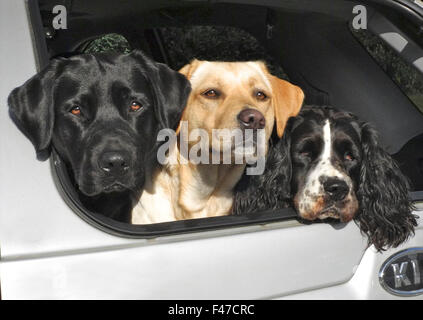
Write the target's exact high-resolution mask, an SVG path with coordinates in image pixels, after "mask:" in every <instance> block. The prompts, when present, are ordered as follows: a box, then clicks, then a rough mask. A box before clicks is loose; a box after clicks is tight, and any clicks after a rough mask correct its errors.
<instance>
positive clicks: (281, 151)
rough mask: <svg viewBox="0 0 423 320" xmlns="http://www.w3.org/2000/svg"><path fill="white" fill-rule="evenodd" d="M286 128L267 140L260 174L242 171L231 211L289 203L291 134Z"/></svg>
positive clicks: (247, 210) (283, 205)
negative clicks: (263, 167)
mask: <svg viewBox="0 0 423 320" xmlns="http://www.w3.org/2000/svg"><path fill="white" fill-rule="evenodd" d="M290 136H291V135H290V131H289V127H288V129H287V130H286V132H285V134H284V135H283V138H282V139H279V137H275V138H273V139H271V140H270V146H269V152H268V153H267V157H266V167H265V170H264V173H263V174H262V175H254V176H253V175H252V176H248V175H246V174H244V175H243V176H242V178H241V180H240V181H239V182H238V184H237V185H236V187H235V190H234V202H233V206H232V214H234V215H241V214H246V213H253V212H257V211H262V210H276V209H281V208H287V207H289V206H290V204H291V178H292V164H291V150H290V149H291V147H290V146H291V137H290Z"/></svg>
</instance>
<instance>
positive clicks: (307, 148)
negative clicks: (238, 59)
mask: <svg viewBox="0 0 423 320" xmlns="http://www.w3.org/2000/svg"><path fill="white" fill-rule="evenodd" d="M249 183H250V185H249V187H248V188H247V189H245V190H241V191H240V192H239V193H237V194H236V196H235V206H234V208H235V209H236V211H235V213H238V214H239V213H241V211H242V210H243V209H247V206H246V205H245V204H246V203H248V207H249V211H251V207H254V205H255V206H256V207H258V208H259V209H276V208H281V207H286V205H287V204H288V203H290V202H291V201H292V203H293V205H294V207H295V209H296V211H297V213H298V215H299V216H300V217H301V218H302V219H305V220H316V219H325V218H329V217H330V218H335V219H339V220H341V221H343V222H348V221H350V220H352V219H354V220H355V221H356V222H357V223H358V224H359V226H360V229H361V230H362V231H363V232H364V233H365V234H367V236H368V238H369V244H374V245H375V247H376V248H377V249H378V250H382V249H383V248H384V247H389V246H394V247H395V246H398V245H399V244H400V243H402V242H403V241H405V240H406V239H407V238H408V237H409V236H410V235H411V234H412V233H413V230H414V226H415V225H417V223H416V220H415V217H414V216H413V214H412V204H411V202H410V200H409V198H408V190H409V186H408V182H407V179H406V178H405V177H404V175H403V174H402V173H401V171H400V170H399V168H398V166H397V164H396V163H395V161H394V160H393V159H392V158H391V157H390V155H389V154H388V153H387V152H386V151H384V149H383V148H382V147H381V146H380V144H379V139H378V136H377V133H376V131H375V130H374V129H373V128H372V127H371V126H370V125H369V124H368V123H363V122H361V121H359V120H358V118H357V117H356V116H354V115H352V114H351V113H348V112H342V111H339V110H336V109H334V108H330V107H313V106H305V107H303V109H302V111H301V112H300V114H299V115H298V116H297V117H296V118H292V119H291V120H290V122H289V123H288V125H287V128H286V131H285V134H284V137H283V139H281V140H279V141H277V142H276V143H275V144H274V145H273V147H272V148H271V149H270V150H269V154H268V159H267V163H266V171H265V173H264V175H263V176H262V177H259V176H258V177H251V178H250V179H249ZM248 190H251V193H250V192H249V191H248ZM253 190H260V195H258V196H255V197H256V199H257V198H258V199H260V200H259V201H257V200H256V203H251V200H246V199H248V198H249V197H252V194H253V192H254V191H253ZM275 193H277V194H278V195H277V196H275ZM253 197H254V196H253ZM272 198H273V199H272ZM275 199H276V201H277V202H275ZM252 205H253V206H252Z"/></svg>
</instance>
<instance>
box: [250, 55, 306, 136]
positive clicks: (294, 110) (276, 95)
mask: <svg viewBox="0 0 423 320" xmlns="http://www.w3.org/2000/svg"><path fill="white" fill-rule="evenodd" d="M256 63H257V64H258V65H259V67H260V68H261V69H262V70H263V72H264V73H265V74H266V76H267V78H268V79H269V81H270V84H271V86H272V91H273V98H272V100H273V101H272V104H273V109H274V112H275V121H276V130H277V133H278V136H279V138H282V136H283V132H284V130H285V126H286V123H287V121H288V119H289V118H290V117H295V116H296V115H297V114H298V112H300V109H301V107H302V105H303V101H304V92H303V90H301V88H300V87H297V86H295V85H293V84H292V83H289V82H288V81H285V80H282V79H279V78H278V77H275V76H272V75H271V74H270V72H269V71H268V70H267V67H266V64H265V63H264V62H263V61H256Z"/></svg>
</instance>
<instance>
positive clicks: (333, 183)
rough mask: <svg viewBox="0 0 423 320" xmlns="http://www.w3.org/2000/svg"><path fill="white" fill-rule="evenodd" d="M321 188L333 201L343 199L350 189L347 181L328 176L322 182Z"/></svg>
mask: <svg viewBox="0 0 423 320" xmlns="http://www.w3.org/2000/svg"><path fill="white" fill-rule="evenodd" d="M323 188H324V189H325V191H326V193H327V194H328V195H329V196H330V198H331V199H332V200H334V201H339V200H343V199H344V198H345V197H346V196H347V194H348V192H349V191H350V188H349V187H348V185H347V183H346V182H345V181H342V180H340V179H337V178H329V179H328V180H326V181H325V182H324V183H323Z"/></svg>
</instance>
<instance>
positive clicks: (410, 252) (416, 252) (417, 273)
mask: <svg viewBox="0 0 423 320" xmlns="http://www.w3.org/2000/svg"><path fill="white" fill-rule="evenodd" d="M379 282H380V284H381V285H382V287H383V288H384V289H385V290H386V291H388V292H389V293H391V294H394V295H399V296H414V295H418V294H422V293H423V248H412V249H407V250H404V251H400V252H398V253H396V254H394V255H393V256H391V257H390V258H389V259H388V260H386V261H385V263H384V264H383V265H382V268H380V272H379Z"/></svg>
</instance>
